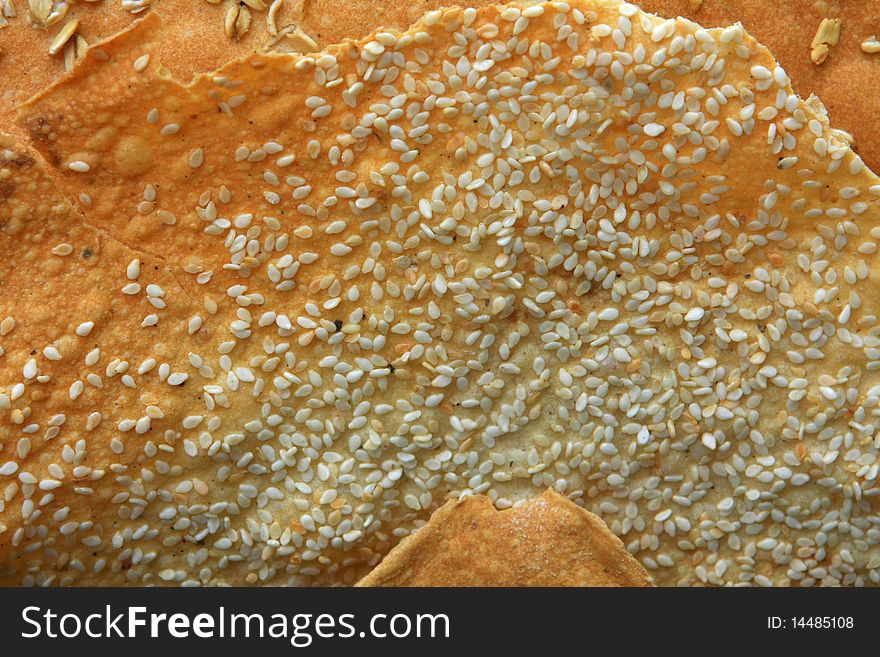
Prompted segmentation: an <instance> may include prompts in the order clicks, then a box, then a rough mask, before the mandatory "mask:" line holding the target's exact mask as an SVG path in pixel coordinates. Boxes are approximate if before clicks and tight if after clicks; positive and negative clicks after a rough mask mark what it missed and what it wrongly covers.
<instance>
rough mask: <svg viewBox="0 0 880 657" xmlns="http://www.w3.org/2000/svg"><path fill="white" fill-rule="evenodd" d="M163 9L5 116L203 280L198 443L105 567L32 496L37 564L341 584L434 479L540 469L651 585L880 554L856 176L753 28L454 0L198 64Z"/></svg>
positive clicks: (188, 439)
mask: <svg viewBox="0 0 880 657" xmlns="http://www.w3.org/2000/svg"><path fill="white" fill-rule="evenodd" d="M160 30H161V25H160V21H159V19H158V18H157V17H155V16H153V15H150V16H147V17H145V18H144V19H143V20H142V21H140V22H139V23H138V24H136V25H135V26H133V27H132V28H131V29H130V30H129V31H127V32H125V33H123V34H121V35H119V36H118V37H116V38H114V39H112V40H110V41H109V42H107V43H105V44H101V45H100V46H98V47H97V48H95V49H93V50H91V51H90V54H89V55H88V56H87V57H86V59H85V60H84V61H83V62H82V63H81V64H80V65H79V66H77V67H76V69H75V70H74V71H73V73H72V74H71V75H70V76H69V77H68V78H66V79H64V80H62V81H61V82H59V83H58V84H56V85H54V86H53V87H51V88H50V89H48V90H47V91H46V92H45V93H42V94H40V95H39V96H38V97H36V98H35V99H34V100H32V101H30V102H29V103H28V104H27V105H25V106H24V108H23V111H22V116H21V124H20V125H21V126H23V127H24V128H25V129H26V131H27V133H28V134H29V135H30V138H31V139H32V140H33V142H34V144H35V146H36V148H37V149H38V150H39V151H40V153H41V154H42V155H43V157H44V158H45V159H46V161H47V162H49V163H50V165H51V166H52V167H53V173H52V175H53V176H55V177H56V178H57V180H58V181H59V184H60V185H61V186H62V187H63V188H64V189H65V190H67V191H68V193H69V195H70V197H71V198H74V199H77V202H78V203H79V204H80V209H81V211H82V212H83V213H84V214H85V216H86V218H87V220H88V222H89V224H90V225H94V226H95V227H97V228H98V229H99V230H101V231H105V232H106V233H107V234H109V235H112V236H113V237H114V238H116V239H118V240H120V241H121V242H123V243H125V244H128V245H130V246H132V247H135V248H138V249H140V250H142V251H143V252H145V253H150V254H155V256H156V257H157V258H159V259H160V260H161V261H163V262H164V263H167V266H168V268H169V271H170V273H171V275H173V276H174V277H175V278H176V279H177V280H178V281H179V282H180V285H181V287H182V288H183V289H184V290H185V291H186V293H187V295H188V297H189V298H191V299H193V300H194V301H195V303H196V304H197V305H201V306H203V307H204V308H206V309H207V310H208V311H209V312H207V313H204V314H203V315H202V317H201V318H200V320H199V321H200V322H201V323H198V322H197V323H196V326H195V333H194V334H193V337H194V338H198V337H199V336H200V335H201V332H202V331H206V332H208V333H206V339H205V342H204V343H203V344H198V345H196V346H194V347H192V348H190V347H189V346H188V345H187V347H186V348H187V354H188V358H189V363H190V367H189V368H188V369H186V370H185V372H186V373H188V374H189V375H190V380H191V382H192V383H193V386H194V387H199V388H200V392H201V399H200V400H199V402H198V403H194V404H192V405H191V406H190V407H188V408H187V411H188V413H189V414H190V415H192V416H194V418H195V419H193V420H187V421H186V423H185V424H184V423H183V422H182V423H181V424H180V425H179V426H178V428H177V432H178V433H179V436H178V437H176V440H177V441H178V442H179V443H180V444H184V445H188V446H192V447H191V448H190V447H188V448H187V449H185V450H175V451H174V453H173V455H167V454H165V453H162V454H158V453H157V454H156V456H155V457H148V458H147V459H145V461H144V463H143V466H142V469H144V468H146V469H148V470H150V473H151V474H150V475H148V476H146V477H145V476H141V477H133V479H134V481H135V482H136V485H137V486H138V487H139V488H141V489H142V490H143V491H144V493H143V495H142V496H141V497H140V498H139V499H141V500H145V501H146V504H145V505H143V506H142V507H141V506H139V508H138V514H139V515H138V520H139V521H140V523H141V526H142V527H144V528H145V529H144V531H145V532H146V534H145V535H141V534H139V535H138V536H137V538H133V539H132V541H130V542H129V543H127V544H126V543H123V545H122V547H117V546H116V544H115V543H113V542H112V541H108V540H104V541H103V542H102V543H101V544H100V545H99V546H98V547H99V548H100V549H95V550H94V552H95V555H96V556H95V557H94V559H100V560H106V562H107V563H110V564H113V565H112V566H106V567H105V568H104V569H103V570H101V571H100V572H99V573H97V574H96V573H95V571H94V568H93V564H92V563H91V561H90V562H89V565H88V566H87V567H86V568H85V569H84V570H82V571H81V570H79V569H77V568H73V567H71V566H69V557H68V555H67V554H66V553H60V552H57V551H54V550H52V549H46V545H45V540H43V538H42V536H43V535H44V536H46V537H47V539H46V540H48V537H54V536H55V535H56V534H57V533H58V531H60V528H59V526H58V523H57V522H53V521H51V520H49V517H48V515H44V516H43V517H42V519H41V521H40V522H39V523H37V525H38V526H39V534H37V533H35V536H36V538H35V539H34V540H30V541H28V542H26V543H23V544H21V545H20V546H17V552H23V551H25V550H28V552H27V554H29V559H30V564H31V566H30V568H31V571H30V577H31V578H32V580H33V581H35V582H38V583H43V582H45V581H47V580H48V579H49V578H51V577H67V578H70V579H76V581H78V582H82V583H96V582H97V583H119V582H120V581H122V580H123V576H121V575H117V573H121V572H122V571H123V570H124V571H125V575H124V580H125V581H128V582H136V583H161V582H172V583H182V584H222V583H229V584H251V583H260V582H267V583H278V584H310V583H347V584H348V583H354V582H355V581H357V580H358V579H359V578H360V577H362V576H363V575H364V574H365V573H366V572H367V570H369V568H370V567H372V566H373V565H375V564H376V563H378V562H379V561H380V560H381V558H382V557H383V556H384V555H385V554H387V553H388V551H389V550H390V549H391V548H392V547H393V546H394V545H395V544H396V543H397V542H398V541H399V540H400V539H401V538H402V537H404V536H406V535H408V534H409V533H411V532H412V531H413V530H414V529H415V528H417V527H418V526H421V525H422V524H424V523H425V522H427V520H428V518H429V516H430V514H431V513H432V512H433V511H434V510H435V509H437V508H439V507H440V506H441V505H442V504H443V503H444V502H445V501H446V500H447V499H450V498H452V499H456V498H459V497H461V496H467V495H471V494H480V493H485V494H486V495H487V496H488V497H489V498H490V499H491V500H492V502H493V503H494V504H495V505H496V506H497V507H498V508H502V509H503V508H510V507H512V506H515V505H517V504H518V503H521V502H522V500H525V499H528V498H530V497H534V496H535V495H537V494H539V493H540V492H542V491H544V490H546V489H547V488H548V487H550V488H553V489H554V490H556V491H557V492H559V493H560V494H562V495H564V496H565V497H567V498H569V499H571V500H573V501H574V502H576V503H578V504H580V505H583V506H585V507H586V508H588V509H589V510H590V511H592V512H594V513H596V514H597V515H598V516H600V517H601V518H602V519H603V520H604V521H605V522H606V523H607V524H608V526H609V527H610V529H611V530H612V532H614V533H615V534H617V535H618V536H620V537H621V539H622V540H623V542H624V544H625V545H626V547H627V549H628V551H630V552H631V553H632V554H634V555H635V556H636V558H637V559H639V561H640V562H641V563H642V564H643V565H644V566H645V568H646V569H647V570H648V571H649V572H650V573H651V575H652V577H653V578H654V580H655V581H656V582H657V583H658V584H661V585H672V584H713V585H724V584H756V585H767V584H800V585H813V584H819V583H822V584H845V585H864V584H871V583H874V582H875V581H876V580H877V578H878V576H880V573H878V570H877V568H878V566H880V555H878V547H877V542H878V538H880V534H878V530H877V523H878V516H877V514H876V507H875V504H876V502H875V499H876V497H875V495H876V491H877V490H878V489H877V488H876V487H875V481H876V477H877V474H878V469H880V465H878V464H877V463H876V454H877V444H876V439H875V437H874V436H875V434H876V432H877V431H876V426H875V420H874V416H875V414H876V412H877V405H878V402H880V387H878V386H880V380H878V379H880V375H878V374H877V369H878V367H877V362H876V361H877V355H878V352H877V349H878V338H877V333H878V328H877V313H876V309H875V308H874V303H875V302H874V299H876V298H878V291H880V290H878V289H877V281H876V277H875V276H874V275H873V273H872V272H875V271H876V269H877V263H876V258H877V255H876V250H877V249H876V240H877V239H880V227H878V226H877V216H878V214H877V213H878V207H877V196H878V195H880V180H878V178H877V177H876V176H874V174H872V173H871V172H870V171H869V170H868V169H867V168H865V167H864V165H863V163H862V160H861V159H860V158H859V157H858V156H857V155H856V154H854V153H853V152H852V150H851V149H850V148H849V146H848V144H847V141H846V136H845V135H843V134H842V133H840V132H836V131H835V130H833V129H832V128H831V127H830V125H829V123H828V120H827V117H826V116H825V114H824V111H823V109H822V107H821V104H820V103H818V102H817V101H815V100H810V101H809V102H804V101H802V100H800V99H799V98H798V97H797V96H796V95H795V94H794V93H793V91H792V88H791V85H790V80H789V79H788V77H787V76H786V75H785V72H784V71H783V70H782V69H781V68H780V67H778V66H777V64H776V62H775V60H774V59H773V58H772V56H771V55H770V53H769V52H768V51H767V50H766V49H765V48H763V47H762V46H760V45H759V44H758V43H757V42H756V41H755V40H754V39H753V38H752V37H750V36H749V35H748V34H747V33H746V32H745V30H743V29H742V27H740V26H732V27H728V28H724V29H714V30H705V29H702V28H700V27H699V26H698V25H696V24H694V23H691V22H689V21H687V20H683V19H669V20H666V19H662V18H658V17H655V16H652V15H648V14H644V13H642V12H640V11H639V10H638V8H637V7H635V6H633V5H630V4H626V3H619V2H616V1H613V0H602V1H592V2H587V1H586V0H577V1H575V2H572V3H571V4H565V3H555V4H541V5H536V6H530V7H525V6H502V7H494V6H493V7H487V8H484V9H480V10H476V11H471V10H462V9H460V8H452V9H448V10H443V11H439V12H434V13H429V14H427V15H426V16H425V17H423V18H422V19H421V20H420V21H419V22H418V23H416V24H415V25H414V26H413V27H412V28H410V29H409V30H408V31H407V32H405V33H398V32H395V31H387V32H381V33H377V34H375V35H372V36H370V37H367V38H366V39H363V40H361V41H344V42H342V43H340V44H337V45H333V46H330V47H328V48H327V49H326V50H325V51H323V52H322V53H319V54H316V55H313V56H310V55H304V56H297V55H260V56H252V57H249V58H246V59H244V60H240V61H234V62H231V63H229V64H228V65H226V66H224V67H223V68H222V69H221V70H220V71H218V72H217V73H215V74H212V75H209V76H204V77H200V78H198V79H197V80H196V81H195V82H194V83H193V84H192V85H190V86H185V85H182V84H180V83H178V82H176V81H174V80H173V79H171V78H169V77H167V76H165V75H164V74H163V73H162V69H161V62H160V58H159V56H158V55H157V52H156V47H157V44H158V43H159V42H160V41H161V37H160ZM154 110H155V111H154ZM154 194H155V196H154ZM181 353H182V352H181ZM4 367H5V365H4ZM16 372H17V370H15V369H9V370H4V377H5V379H4V380H7V381H14V380H15V379H14V378H13V374H12V373H16ZM188 417H189V416H188ZM0 454H2V457H3V458H7V459H12V460H16V461H18V457H15V456H14V455H13V452H12V451H11V449H10V447H9V446H8V444H4V451H3V452H2V453H0ZM154 460H161V461H163V462H165V463H167V464H168V465H169V466H170V467H169V469H168V470H167V472H166V473H163V474H162V476H161V477H159V476H155V474H154V472H155V471H156V470H158V468H152V469H150V467H149V466H150V464H152V463H153V461H154ZM22 463H24V464H26V460H24V461H22ZM162 467H163V468H164V467H165V466H162ZM175 467H176V468H177V469H175ZM196 479H197V480H198V481H200V482H203V483H204V484H205V487H206V488H207V491H208V492H207V493H206V494H204V495H201V494H198V490H200V489H201V490H204V488H202V487H201V486H199V487H196V484H195V483H193V482H194V481H195V480H196ZM115 492H116V490H115V488H114V491H113V493H115ZM25 493H26V491H25V492H16V493H15V494H13V495H12V497H11V498H10V500H8V504H7V509H8V510H12V511H10V512H9V515H10V519H9V521H8V522H7V524H8V526H9V527H10V528H11V531H15V530H16V529H17V527H18V525H19V524H21V523H22V521H21V520H19V519H17V517H16V516H15V512H14V510H16V509H18V508H19V507H20V504H21V503H22V498H23V496H24V495H25ZM71 494H72V493H69V492H65V493H64V494H63V495H62V492H58V493H57V494H56V498H57V503H62V502H64V501H65V500H66V497H67V496H70V495H71ZM175 495H177V497H175ZM113 499H116V498H115V497H114V498H113ZM119 499H120V501H119V502H117V503H116V504H117V505H118V512H117V514H123V515H125V514H129V513H131V512H132V511H131V509H132V508H133V506H134V504H133V503H132V502H131V501H129V500H127V499H122V498H119ZM34 531H35V532H37V529H36V528H34ZM104 534H105V536H106V535H109V534H112V532H111V531H110V530H109V528H105V530H104ZM0 540H2V534H0ZM165 541H168V542H170V543H171V544H173V545H179V546H181V547H180V550H178V551H172V550H161V551H157V557H156V559H155V560H153V561H151V562H149V563H144V562H142V561H138V562H136V563H133V562H132V561H131V560H132V555H133V554H134V552H133V551H130V550H134V547H135V546H137V547H139V548H141V553H143V552H145V551H151V550H153V549H154V546H155V544H156V543H158V542H165ZM175 542H176V543H175ZM142 545H143V546H144V547H142ZM8 554H10V552H9V551H8V550H7V551H5V552H3V551H0V556H4V555H8ZM4 558H6V557H5V556H4ZM59 573H60V574H59ZM108 573H109V574H108Z"/></svg>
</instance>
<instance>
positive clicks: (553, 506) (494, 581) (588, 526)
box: [357, 490, 651, 586]
mask: <svg viewBox="0 0 880 657" xmlns="http://www.w3.org/2000/svg"><path fill="white" fill-rule="evenodd" d="M551 536H552V537H553V538H552V540H549V539H548V537H551ZM357 585H358V586H651V578H650V576H649V575H648V573H646V572H645V569H644V568H642V566H641V565H640V564H639V562H638V561H636V560H635V559H634V558H633V557H632V555H630V554H629V553H628V552H627V551H626V549H625V548H624V547H623V543H621V542H620V539H619V538H617V537H616V536H615V535H614V534H612V533H611V532H610V531H608V528H607V527H606V526H605V524H604V523H603V522H602V520H601V519H600V518H598V517H597V516H596V515H594V514H592V513H590V512H589V511H585V510H584V509H582V508H580V507H578V506H577V505H575V504H573V503H572V502H571V501H569V500H567V499H565V498H564V497H562V496H560V495H558V494H557V493H554V492H553V491H549V490H548V491H546V492H544V493H543V494H542V495H541V496H540V497H538V498H535V499H532V500H528V501H526V502H525V503H524V504H522V505H521V506H519V507H517V508H516V509H508V510H506V511H498V510H497V509H495V507H494V505H493V504H492V502H491V501H490V500H489V499H488V498H487V497H485V496H483V495H477V496H470V497H465V498H463V499H461V500H455V501H451V502H447V503H446V504H444V505H443V506H442V507H440V508H439V509H437V511H435V512H434V515H432V516H431V521H430V522H429V523H428V524H427V525H425V526H424V527H422V528H421V529H419V530H417V531H416V532H414V533H413V534H411V535H410V536H408V537H406V538H405V539H403V541H401V542H400V543H399V544H398V545H397V547H395V548H394V549H393V550H391V552H390V553H389V554H388V556H386V557H385V558H384V559H383V560H382V562H381V563H380V564H379V565H378V566H376V568H375V569H374V570H373V571H372V572H371V573H370V574H369V575H367V576H366V577H365V578H364V579H362V580H361V581H360V582H358V584H357Z"/></svg>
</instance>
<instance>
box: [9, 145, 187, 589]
mask: <svg viewBox="0 0 880 657" xmlns="http://www.w3.org/2000/svg"><path fill="white" fill-rule="evenodd" d="M0 253H2V254H3V258H2V259H0V321H2V322H3V324H2V328H0V333H2V334H3V335H2V338H0V339H2V351H3V357H2V358H3V359H2V369H0V389H2V391H3V392H4V393H6V392H8V391H12V392H11V394H9V395H6V394H4V395H3V399H2V400H0V407H2V410H0V417H2V422H0V444H2V445H4V449H3V450H2V452H0V454H2V456H0V465H2V464H4V463H5V464H9V463H12V462H16V463H20V465H18V466H17V468H16V471H15V472H14V473H11V474H14V475H16V476H15V478H12V477H9V476H7V477H6V478H5V479H6V482H5V484H4V486H5V492H6V495H7V498H6V501H8V502H9V503H8V504H5V505H4V504H2V503H0V582H4V581H5V582H7V583H9V582H15V583H20V582H21V581H22V579H23V578H26V576H27V573H28V569H29V564H30V557H29V555H28V554H27V553H26V552H22V551H19V550H18V549H17V548H18V546H20V545H22V544H23V543H26V542H28V541H32V540H34V536H33V535H32V534H31V533H30V531H31V529H32V528H33V527H36V526H39V524H40V517H41V516H42V517H44V518H47V517H49V516H55V517H56V518H58V519H60V520H61V521H62V522H72V521H74V520H76V521H77V522H79V523H85V524H84V525H83V524H81V525H80V529H79V531H76V532H73V533H70V534H67V535H61V536H59V537H58V540H57V541H55V544H54V548H55V549H57V550H60V551H65V550H68V549H75V548H76V547H77V546H78V545H79V544H80V542H81V541H86V542H88V541H89V540H91V538H93V537H94V536H96V534H95V533H94V531H93V530H96V531H98V532H100V530H99V529H97V528H100V527H101V526H102V524H103V523H104V522H105V521H106V520H107V519H108V517H112V516H114V515H115V513H114V511H113V506H115V505H113V504H111V500H110V498H111V497H112V494H111V492H110V491H111V488H110V487H108V486H106V485H103V484H104V483H105V478H106V480H109V479H111V478H117V477H125V476H128V475H129V474H130V473H132V472H136V471H137V470H138V469H139V467H140V466H139V463H140V462H142V460H143V458H144V450H145V449H146V450H147V451H148V452H149V451H150V449H151V448H149V447H148V445H154V446H157V445H158V446H163V445H166V444H168V442H167V438H168V436H166V435H165V434H164V432H165V430H167V429H169V428H171V427H173V426H175V425H176V424H177V423H179V422H180V420H181V419H182V415H181V409H183V408H184V407H186V406H188V405H191V404H192V403H193V402H194V401H195V398H196V396H197V395H198V391H197V390H195V389H194V386H193V385H191V384H190V385H189V386H186V385H182V386H175V387H172V386H170V385H168V383H167V378H166V377H162V376H160V375H159V370H160V369H164V367H168V368H169V370H168V371H169V372H179V371H181V370H182V369H184V367H185V363H186V353H185V352H184V353H181V349H182V342H183V341H184V339H185V338H186V320H187V319H189V317H190V316H192V314H193V313H194V312H195V311H194V310H193V303H192V301H191V299H189V298H188V297H187V296H186V294H185V293H184V292H183V290H182V289H181V288H180V287H179V286H178V285H177V283H176V281H175V280H174V278H173V276H172V275H171V273H170V272H169V271H168V270H167V268H166V267H165V266H164V262H163V261H162V260H160V259H159V258H157V257H154V256H150V255H147V254H143V253H139V252H136V251H133V250H132V249H129V248H128V247H126V246H124V245H123V244H121V243H120V242H118V241H117V240H115V239H113V238H111V237H109V236H108V235H106V234H104V233H102V232H101V231H98V230H96V229H94V228H91V227H89V226H87V225H84V224H83V223H82V222H81V219H80V217H79V216H78V215H77V213H76V211H75V210H74V209H73V207H72V206H71V205H70V204H69V203H68V202H67V200H66V199H65V198H64V196H63V195H61V194H60V193H59V192H58V191H57V188H56V187H55V185H54V183H53V182H52V181H51V180H50V179H49V178H48V177H46V175H45V174H44V173H43V172H42V170H41V168H40V165H39V160H38V159H37V156H36V154H35V153H33V152H32V151H30V150H28V149H26V148H25V147H23V146H22V145H20V144H18V143H16V142H15V141H14V140H13V139H11V138H10V137H8V136H6V135H3V134H0ZM133 260H137V261H138V263H139V270H140V271H141V274H140V275H139V276H138V278H139V281H140V284H142V285H144V286H145V285H146V284H147V283H150V284H154V285H157V286H159V287H161V289H162V291H163V293H164V294H163V297H162V299H163V301H164V306H163V308H161V309H158V308H155V307H154V306H152V305H151V304H150V303H149V300H148V298H147V297H146V296H145V295H140V296H134V295H123V294H120V293H119V288H120V287H122V286H123V285H125V284H126V283H129V282H131V281H129V280H127V276H126V269H127V268H128V266H129V263H130V262H132V261H133ZM152 314H155V315H156V317H157V319H158V324H157V325H155V326H153V327H152V328H150V329H149V336H146V335H144V330H145V329H141V328H140V326H139V325H140V324H141V322H142V321H143V320H144V318H145V317H146V316H148V315H152ZM87 322H91V323H93V324H94V326H88V327H87V326H84V324H85V323H87ZM151 358H152V359H155V365H154V366H153V367H152V368H150V370H151V371H150V372H149V373H147V372H144V373H143V374H140V373H138V372H137V370H138V368H139V367H141V366H142V365H143V363H145V362H146V361H147V360H148V359H151ZM163 363H164V364H165V365H164V366H163V365H162V364H163ZM29 367H33V370H32V373H33V376H28V375H25V374H24V372H25V371H26V370H28V368H29ZM28 374H30V372H29V373H28ZM166 376H167V375H166ZM17 381H21V382H22V384H23V388H22V391H23V394H21V395H20V396H17V395H16V393H15V388H14V387H13V386H14V384H15V383H16V382H17ZM128 381H131V382H137V385H136V387H135V386H131V385H128V384H127V382H128ZM148 409H149V410H148ZM125 416H128V417H130V418H132V419H133V420H135V421H136V420H138V419H140V418H141V417H148V416H152V417H150V419H149V420H145V421H144V422H142V425H143V424H149V430H148V431H145V432H140V431H137V432H135V431H132V432H130V433H126V434H121V433H120V432H119V431H118V427H117V422H119V421H121V420H122V417H125ZM28 427H33V428H34V430H29V429H28ZM120 438H122V439H123V440H124V445H123V443H122V442H121V441H120V440H119V439H120ZM171 442H172V443H173V440H172V441H171ZM6 467H7V468H11V467H12V466H11V465H6ZM31 478H33V479H31ZM10 481H11V482H12V484H11V485H13V486H20V487H22V488H24V487H26V486H28V485H31V486H32V487H33V484H36V483H37V482H39V488H40V490H42V491H44V493H41V494H40V495H37V496H35V497H34V498H33V500H30V499H29V501H28V502H25V506H27V505H30V507H29V508H28V509H27V511H25V510H24V507H23V506H22V502H21V500H20V498H16V500H15V501H12V498H11V497H10V493H11V492H12V491H11V490H10V489H9V485H10V483H9V482H10ZM37 501H38V503H36V502H37ZM16 502H17V503H16ZM108 507H109V508H108ZM89 523H91V527H92V529H90V525H89ZM13 573H14V577H12V575H13ZM123 575H124V573H123V574H120V575H119V577H123ZM7 577H12V578H11V579H6V578H7ZM64 581H65V579H64V578H61V579H59V580H57V581H55V582H54V583H64ZM121 581H122V580H119V582H120V583H121Z"/></svg>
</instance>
